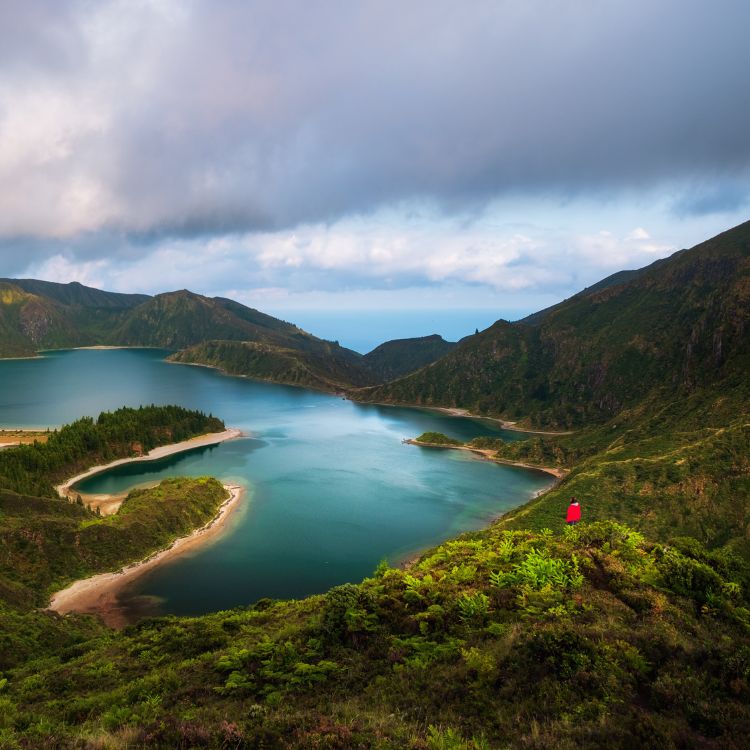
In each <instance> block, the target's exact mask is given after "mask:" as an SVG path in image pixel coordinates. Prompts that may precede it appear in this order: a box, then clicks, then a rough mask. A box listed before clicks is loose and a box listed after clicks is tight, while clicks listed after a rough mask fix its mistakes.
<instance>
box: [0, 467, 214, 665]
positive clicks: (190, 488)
mask: <svg viewBox="0 0 750 750" xmlns="http://www.w3.org/2000/svg"><path fill="white" fill-rule="evenodd" d="M226 497H227V493H226V490H225V489H224V488H223V487H222V485H221V484H220V483H219V482H217V481H216V480H215V479H211V478H208V477H203V478H199V479H168V480H165V481H164V482H162V483H161V484H159V485H158V486H157V487H153V488H150V489H146V490H134V491H133V492H131V493H130V494H129V495H128V497H127V498H126V499H125V501H124V502H123V504H122V507H121V508H120V510H119V512H118V513H117V514H115V515H113V516H108V517H106V518H98V517H97V516H95V515H94V514H93V513H91V512H90V511H87V510H86V509H84V508H83V507H81V506H78V505H74V504H71V503H67V502H64V501H61V500H48V499H43V498H34V497H26V496H23V495H17V494H15V493H11V492H6V491H0V520H1V524H0V547H2V550H3V553H2V556H1V557H0V593H2V594H4V595H3V596H0V626H2V627H0V632H2V634H3V635H2V642H0V654H2V656H1V657H0V669H7V668H8V667H9V666H12V665H15V664H18V663H20V662H21V661H22V660H23V659H24V658H28V657H29V656H30V655H32V654H34V655H39V653H40V650H41V651H42V653H44V652H45V651H46V649H36V648H35V647H34V641H35V639H38V638H41V640H42V641H44V640H45V638H44V631H45V628H51V629H52V631H53V632H54V633H59V632H62V631H64V630H65V628H64V627H63V625H62V624H61V622H60V618H57V617H55V616H54V615H51V614H49V615H45V614H41V613H39V614H37V613H33V612H30V611H29V609H30V607H31V606H44V605H45V604H46V603H47V601H48V600H49V596H50V594H51V593H52V592H53V591H57V590H59V589H61V588H63V587H64V586H65V585H67V584H68V583H71V582H72V581H75V580H78V579H79V578H86V577H88V576H90V575H93V574H95V573H101V572H106V571H112V570H119V569H120V568H121V567H122V566H123V565H125V564H127V563H130V562H135V561H138V560H141V559H143V558H144V557H147V556H148V555H150V554H151V553H153V552H156V551H157V550H160V549H163V548H165V547H168V546H169V544H170V543H171V542H172V541H174V540H175V539H177V538H178V537H181V536H186V535H187V534H189V533H190V532H192V531H193V530H194V529H197V528H200V527H201V526H204V525H205V524H206V523H208V522H209V521H210V520H211V519H212V518H213V517H214V516H215V515H216V513H217V511H218V509H219V506H220V505H221V504H222V503H223V502H224V500H226ZM73 619H74V621H75V622H84V623H85V622H86V619H85V618H73ZM24 623H27V624H28V625H30V627H29V630H30V632H25V628H26V626H24ZM88 629H89V630H95V628H94V626H88ZM75 631H76V628H75V627H73V628H72V632H73V633H75ZM53 646H54V643H51V644H50V646H49V647H50V649H51V648H52V647H53Z"/></svg>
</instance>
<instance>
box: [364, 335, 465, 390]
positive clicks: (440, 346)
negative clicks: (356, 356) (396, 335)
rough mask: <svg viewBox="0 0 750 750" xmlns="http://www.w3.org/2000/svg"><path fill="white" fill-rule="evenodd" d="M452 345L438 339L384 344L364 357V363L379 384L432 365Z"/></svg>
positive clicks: (429, 338)
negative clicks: (376, 377)
mask: <svg viewBox="0 0 750 750" xmlns="http://www.w3.org/2000/svg"><path fill="white" fill-rule="evenodd" d="M455 348H456V344H455V343H453V342H451V341H446V340H445V339H443V337H442V336H438V335H437V334H433V335H432V336H422V337H421V338H414V339H396V340H395V341H386V342H385V343H384V344H381V345H380V346H378V347H376V348H375V349H373V350H372V351H371V352H369V353H368V354H365V356H364V364H365V365H366V366H367V367H368V368H369V369H370V370H371V371H372V372H373V373H375V374H376V375H377V376H378V380H379V381H381V382H387V381H389V380H395V379H396V378H400V377H403V376H404V375H407V374H409V373H410V372H415V371H416V370H420V369H421V368H422V367H426V366H427V365H430V364H432V363H433V362H436V361H437V360H438V359H440V358H441V357H444V356H445V355H446V354H448V352H450V351H453V349H455Z"/></svg>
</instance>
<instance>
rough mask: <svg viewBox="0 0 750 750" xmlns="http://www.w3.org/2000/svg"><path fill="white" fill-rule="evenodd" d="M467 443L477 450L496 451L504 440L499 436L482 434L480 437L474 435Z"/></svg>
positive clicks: (503, 443)
mask: <svg viewBox="0 0 750 750" xmlns="http://www.w3.org/2000/svg"><path fill="white" fill-rule="evenodd" d="M467 445H468V447H469V448H477V449H478V450H493V451H498V450H500V449H501V448H502V447H503V446H504V445H505V441H504V440H503V439H502V438H499V437H490V436H489V435H482V436H481V437H475V438H474V439H473V440H471V441H469V443H467Z"/></svg>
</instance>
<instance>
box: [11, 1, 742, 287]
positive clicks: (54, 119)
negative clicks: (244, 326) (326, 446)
mask: <svg viewBox="0 0 750 750" xmlns="http://www.w3.org/2000/svg"><path fill="white" fill-rule="evenodd" d="M749 25H750V5H748V4H747V3H746V2H745V1H744V0H719V2H717V3H712V4H706V3H703V2H700V1H699V0H656V1H654V0H649V1H648V2H646V0H642V1H641V2H635V1H633V0H629V1H628V2H625V0H615V1H614V2H609V3H598V4H593V3H549V2H542V1H541V0H534V1H532V2H521V0H517V1H515V2H511V1H509V0H508V1H506V2H494V1H493V2H491V1H490V0H477V2H472V3H470V4H465V3H464V4H456V3H454V2H448V0H431V1H430V2H427V1H426V0H424V1H420V0H417V1H415V2H410V3H407V4H404V3H397V2H395V0H393V1H391V0H385V1H384V0H377V2H376V1H375V0H363V1H362V2H358V3H348V2H344V1H343V0H341V1H340V2H331V3H326V4H322V5H321V4H317V3H316V4H313V3H306V2H296V3H291V4H290V3H274V2H271V1H270V0H267V1H265V2H239V0H236V1H235V0H226V1H225V2H221V3H215V2H208V0H195V1H194V2H191V3H183V2H178V0H140V2H137V3H132V2H122V0H104V1H103V2H100V3H89V2H82V1H81V2H74V1H66V0H60V2H54V3H52V2H43V1H42V0H30V1H27V2H23V3H21V2H18V1H17V0H15V1H14V2H11V3H10V4H7V3H5V4H3V9H1V10H0V62H2V66H1V67H0V70H1V71H2V72H0V205H2V206H3V211H2V212H0V236H2V237H4V238H6V239H8V238H46V239H50V240H66V239H67V240H74V239H76V240H77V238H79V237H82V236H96V235H97V234H99V233H104V234H107V233H109V234H111V235H114V236H126V237H128V238H130V242H128V243H124V244H122V245H118V244H116V243H115V245H114V246H109V247H107V248H102V249H101V251H100V252H101V253H102V254H103V255H104V254H112V253H116V252H118V248H122V247H125V246H128V247H131V248H132V246H133V243H134V242H135V241H137V240H138V238H141V239H140V241H141V242H143V243H145V245H148V244H150V243H157V242H159V241H161V240H162V239H163V238H178V237H184V238H191V237H212V236H214V235H221V234H242V233H247V232H261V233H263V232H272V231H279V230H285V229H289V228H292V227H297V226H300V225H310V224H317V223H321V222H322V223H335V222H337V221H339V220H341V219H342V218H344V217H347V216H352V215H356V214H365V215H367V214H370V213H371V212H373V211H377V210H380V209H382V208H383V207H388V206H393V205H398V204H400V203H403V202H405V201H407V202H408V201H414V200H425V201H429V202H431V203H432V204H433V205H434V206H436V207H437V210H439V211H440V212H443V213H446V214H450V213H454V214H461V213H463V212H466V211H467V209H469V208H472V209H476V210H480V211H481V209H482V208H483V207H485V206H486V205H487V204H488V203H489V202H491V201H492V200H495V199H496V198H498V197H502V196H513V195H526V196H548V195H558V196H573V197H574V196H580V195H584V196H590V195H596V194H601V193H602V192H607V193H610V194H611V193H612V191H615V192H616V191H618V190H624V189H641V188H643V189H651V188H653V187H654V186H658V185H662V184H666V183H669V184H671V185H674V184H675V183H678V184H679V183H681V182H685V181H687V182H690V181H693V182H695V181H698V182H701V180H702V179H703V178H706V179H709V178H710V181H711V182H712V183H713V184H715V185H719V187H717V188H716V190H717V191H718V192H717V195H720V194H721V192H722V187H721V185H722V184H723V181H724V180H725V179H729V178H730V177H731V179H732V180H734V181H735V182H736V183H737V184H739V185H740V186H744V187H745V188H746V187H747V185H748V183H749V178H748V174H749V171H750V139H748V138H747V133H748V132H750V100H748V98H747V97H746V96H744V95H743V92H744V90H745V88H746V82H745V77H746V71H747V70H748V68H750V46H748V45H747V43H746V39H745V36H746V34H745V30H746V29H747V28H748V26H749ZM691 184H692V183H691ZM746 194H747V192H745V195H746ZM724 203H725V204H726V201H725V202H724ZM715 204H721V200H720V199H717V200H715V201H713V202H712V201H711V200H709V201H708V203H706V202H705V201H704V203H703V204H701V202H700V201H697V202H696V201H694V202H693V208H692V209H691V208H690V207H689V205H688V204H686V206H685V210H686V211H690V210H694V211H704V210H713V209H711V206H712V205H715ZM343 244H344V243H339V244H338V245H337V247H336V248H335V250H334V248H333V247H332V245H331V243H330V242H329V243H327V245H326V247H327V248H328V251H329V252H334V251H335V252H341V253H343V254H344V255H346V252H347V249H346V248H345V247H344V246H343ZM71 247H73V245H71ZM76 247H78V245H76ZM147 251H148V249H146V250H144V252H147ZM265 252H266V253H276V254H277V255H279V254H281V255H284V252H286V253H287V254H286V255H285V256H284V257H285V258H286V260H285V262H287V263H290V264H293V263H294V262H297V261H295V258H297V259H298V261H299V259H300V258H304V255H305V254H304V252H303V251H301V250H299V249H298V248H297V249H287V250H286V251H282V249H280V248H278V247H276V248H275V249H274V248H266V250H265ZM321 252H322V251H321ZM368 252H369V253H370V256H369V261H370V262H373V263H375V264H376V265H378V266H380V267H383V266H387V258H386V257H380V256H379V255H378V253H383V252H384V253H387V252H395V250H394V249H393V247H392V246H389V247H381V248H380V249H378V248H376V247H372V248H369V250H368ZM504 252H508V250H507V248H506V249H503V248H497V247H495V246H492V247H488V246H486V245H481V244H477V245H474V246H471V248H469V249H466V253H467V256H466V257H467V258H468V259H469V260H466V259H458V258H455V259H453V260H451V259H450V258H449V257H447V256H446V257H442V259H441V260H440V261H439V262H437V261H436V263H435V265H434V266H433V267H432V269H431V270H430V271H429V273H431V274H432V275H433V276H434V278H435V279H439V278H441V274H442V273H444V272H446V271H449V270H450V269H453V270H452V271H450V272H451V273H453V272H456V273H458V274H459V275H462V274H463V275H464V276H470V275H471V270H470V268H469V266H471V265H473V264H474V261H472V260H471V258H475V259H478V261H477V262H478V264H479V265H481V266H482V267H485V268H486V267H488V265H489V266H491V265H492V264H491V263H490V262H489V260H488V255H493V254H495V253H500V256H501V262H500V264H499V265H497V264H496V265H497V267H498V268H500V267H502V257H503V256H502V254H503V253H504ZM270 257H271V256H268V255H267V256H266V261H267V262H270V260H269V259H270ZM299 262H302V261H299ZM321 263H323V261H321ZM331 263H333V264H334V265H335V261H331ZM462 269H463V270H462ZM429 273H428V276H429ZM493 278H494V276H493Z"/></svg>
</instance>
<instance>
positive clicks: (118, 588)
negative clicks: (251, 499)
mask: <svg viewBox="0 0 750 750" xmlns="http://www.w3.org/2000/svg"><path fill="white" fill-rule="evenodd" d="M224 487H225V489H226V490H227V491H228V492H229V497H228V498H227V500H225V501H224V503H222V505H221V507H220V508H219V512H218V513H217V515H216V516H215V517H214V518H213V519H211V521H209V523H207V524H206V525H205V526H203V527H202V528H200V529H196V530H195V531H194V532H193V533H192V534H190V535H189V536H184V537H180V538H179V539H176V540H175V541H174V542H173V543H172V545H171V546H170V547H168V548H167V549H164V550H161V551H159V552H155V553H154V554H152V555H151V556H150V557H147V558H146V559H145V560H140V561H139V562H136V563H132V564H131V565H128V566H127V567H125V568H123V569H122V570H120V571H118V572H116V573H100V574H98V575H95V576H91V577H90V578H84V579H82V580H80V581H76V582H75V583H72V584H71V585H70V586H68V587H67V588H65V589H62V590H61V591H58V592H57V593H55V594H54V595H53V596H52V599H51V600H50V604H49V609H50V610H52V611H54V612H58V613H59V614H66V613H68V612H83V613H91V614H98V615H99V616H100V617H101V618H102V620H104V622H105V623H106V624H107V625H109V626H110V627H113V628H121V627H124V626H125V625H127V624H128V622H129V619H128V617H127V614H126V612H125V609H124V607H123V606H122V604H121V603H120V600H119V595H120V593H121V592H122V591H123V589H125V588H126V587H127V586H129V585H130V584H132V583H133V581H135V580H136V579H137V578H139V577H140V576H142V575H143V574H144V573H146V572H147V571H149V570H152V569H153V568H154V567H156V566H157V565H160V564H161V563H163V562H165V561H166V560H171V559H173V558H175V557H177V556H178V555H183V554H185V553H187V552H190V551H192V550H195V549H197V548H198V547H200V546H201V545H203V544H205V543H206V542H207V541H209V540H210V539H213V538H215V537H217V536H218V535H219V534H221V532H222V531H223V530H224V528H225V527H226V525H227V522H228V520H229V518H230V516H231V514H232V512H233V511H234V510H235V509H236V508H237V507H238V506H239V505H240V500H241V499H242V497H243V495H244V488H243V487H241V486H240V485H236V484H225V485H224Z"/></svg>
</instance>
